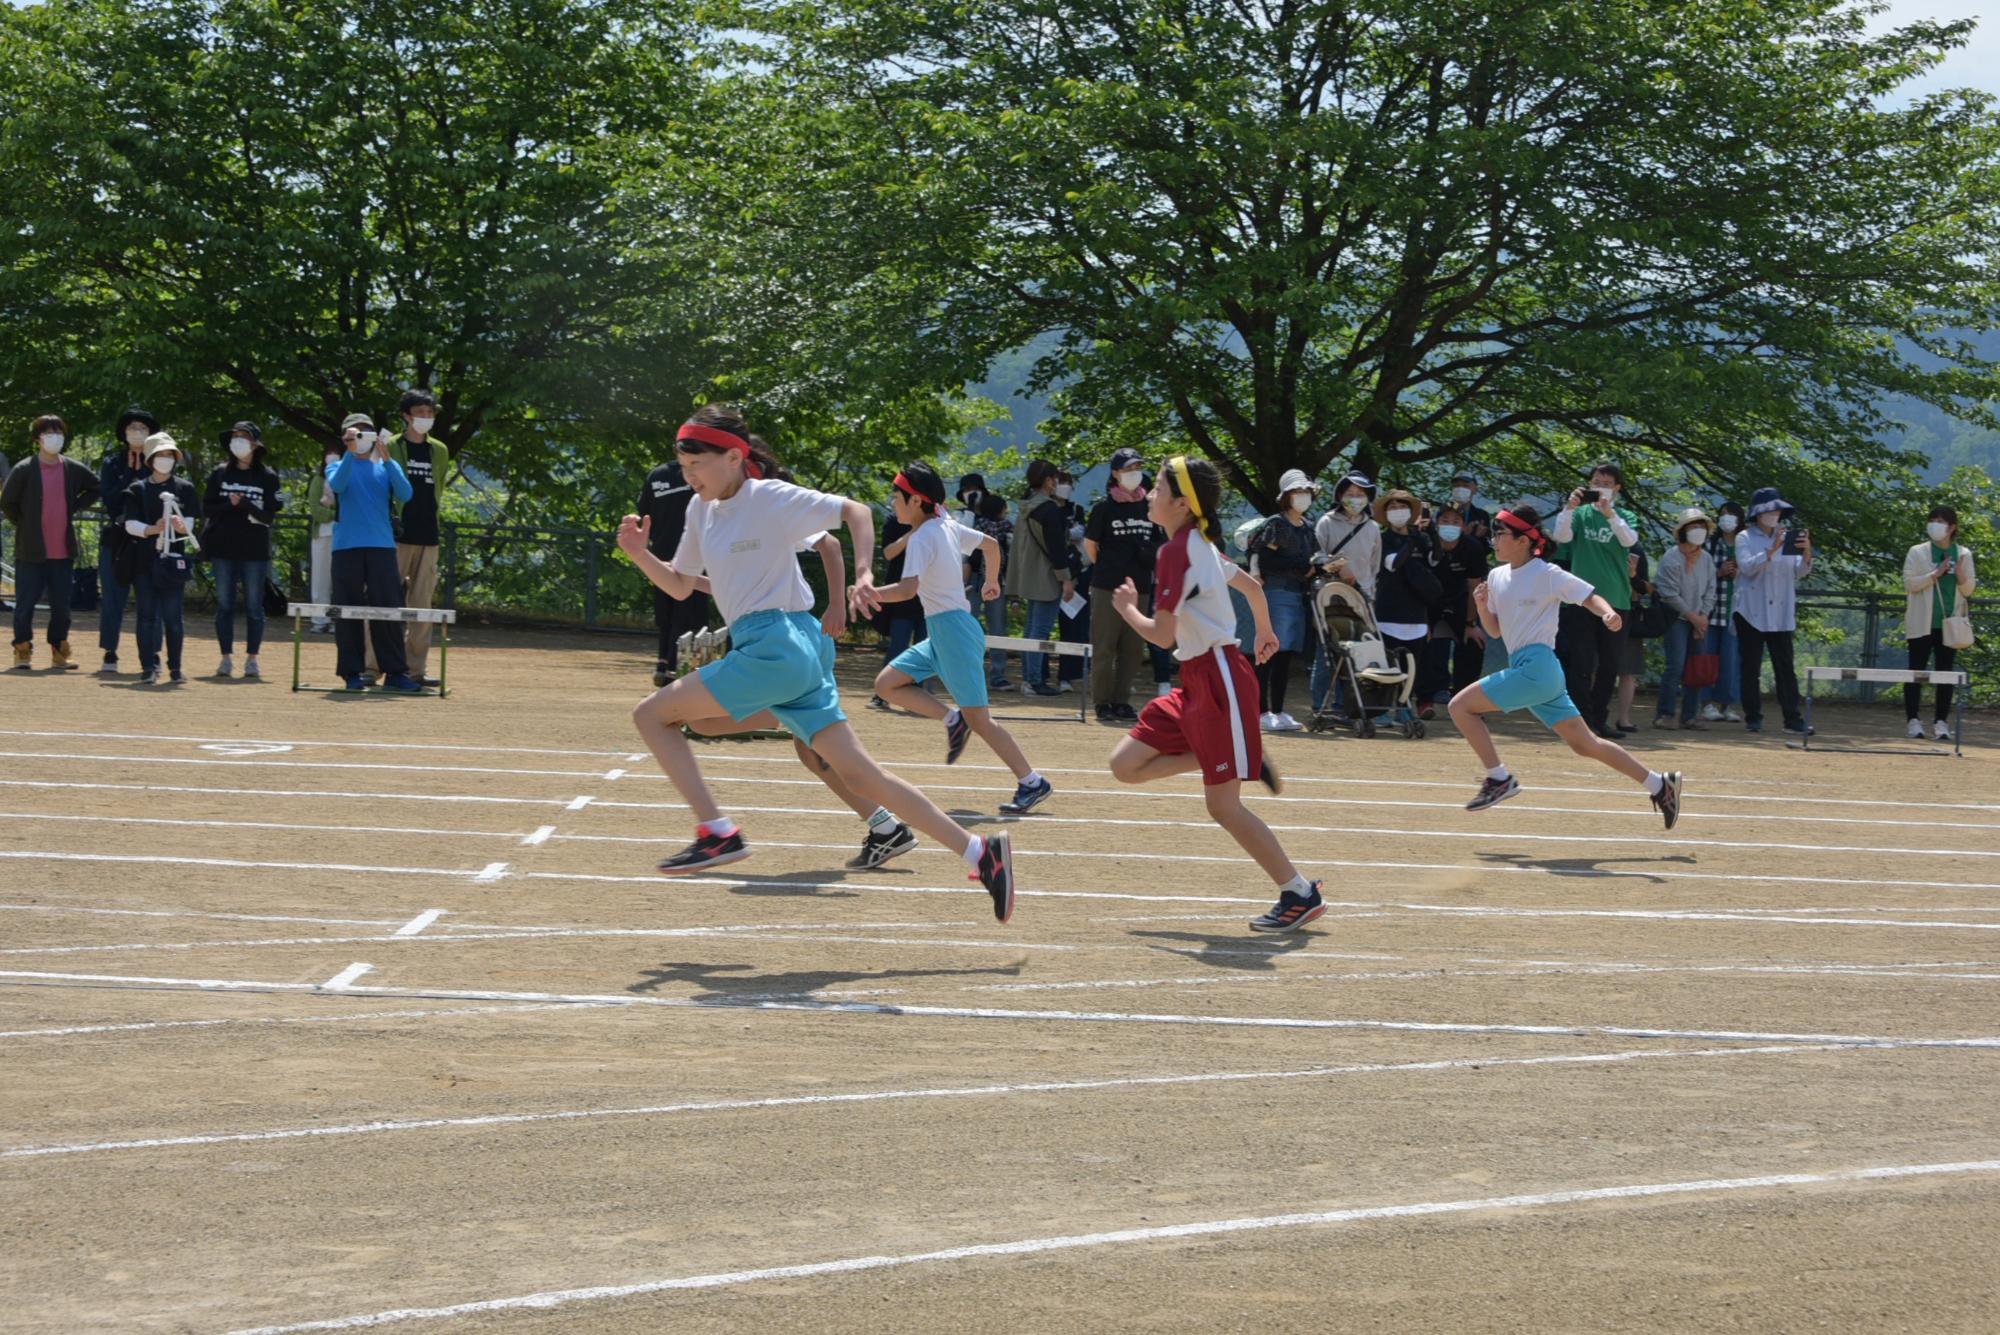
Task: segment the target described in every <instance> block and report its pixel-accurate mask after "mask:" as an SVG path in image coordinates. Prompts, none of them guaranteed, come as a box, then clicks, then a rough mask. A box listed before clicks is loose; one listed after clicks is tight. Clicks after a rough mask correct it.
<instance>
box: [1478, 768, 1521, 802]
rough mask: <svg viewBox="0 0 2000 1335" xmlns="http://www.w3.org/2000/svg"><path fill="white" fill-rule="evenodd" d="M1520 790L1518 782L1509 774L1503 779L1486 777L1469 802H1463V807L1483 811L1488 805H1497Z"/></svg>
mask: <svg viewBox="0 0 2000 1335" xmlns="http://www.w3.org/2000/svg"><path fill="white" fill-rule="evenodd" d="M1520 791H1521V785H1520V782H1519V781H1518V780H1516V779H1515V778H1514V776H1513V775H1511V774H1509V775H1508V776H1507V777H1506V778H1504V779H1488V780H1487V781H1486V782H1484V783H1482V784H1480V785H1479V792H1478V793H1477V795H1475V796H1474V797H1473V799H1472V800H1471V801H1470V802H1467V803H1466V804H1465V809H1466V810H1467V811H1484V810H1486V808H1488V807H1490V806H1497V805H1498V804H1500V803H1502V802H1505V801H1506V800H1507V799H1508V798H1510V797H1512V796H1513V795H1514V794H1516V793H1518V792H1520Z"/></svg>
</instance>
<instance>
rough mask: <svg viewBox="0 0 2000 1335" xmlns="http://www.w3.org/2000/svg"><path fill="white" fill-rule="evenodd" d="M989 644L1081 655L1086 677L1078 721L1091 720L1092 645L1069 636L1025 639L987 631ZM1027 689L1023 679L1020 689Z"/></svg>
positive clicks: (1027, 719) (1035, 718)
mask: <svg viewBox="0 0 2000 1335" xmlns="http://www.w3.org/2000/svg"><path fill="white" fill-rule="evenodd" d="M986 647H987V648H988V649H1012V650H1018V651H1019V652H1021V653H1028V654H1051V655H1054V656H1055V657H1057V658H1063V657H1069V658H1081V659H1082V660H1083V680H1084V683H1085V685H1084V688H1083V689H1082V690H1080V691H1078V692H1077V693H1076V721H1077V722H1078V723H1088V722H1089V721H1090V686H1089V681H1090V646H1089V645H1088V644H1071V643H1070V642H1069V641H1067V640H1030V639H1024V638H1023V637H1021V636H1019V635H988V636H987V637H986ZM1027 690H1028V683H1027V682H1025V681H1024V682H1022V683H1021V691H1022V693H1023V694H1024V695H1025V694H1026V693H1027ZM993 717H994V718H1001V719H1009V720H1011V721H1014V722H1017V723H1043V722H1047V720H1046V719H1044V718H1042V717H1040V716H1039V715H1035V714H995V715H994V716H993Z"/></svg>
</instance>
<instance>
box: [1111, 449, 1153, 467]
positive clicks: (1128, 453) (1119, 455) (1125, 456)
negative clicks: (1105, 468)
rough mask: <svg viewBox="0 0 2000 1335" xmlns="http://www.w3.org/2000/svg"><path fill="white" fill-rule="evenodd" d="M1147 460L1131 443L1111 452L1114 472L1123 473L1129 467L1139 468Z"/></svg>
mask: <svg viewBox="0 0 2000 1335" xmlns="http://www.w3.org/2000/svg"><path fill="white" fill-rule="evenodd" d="M1145 462H1146V458H1145V456H1144V455H1142V454H1140V453H1139V451H1137V450H1135V449H1133V448H1132V447H1131V446H1130V445H1124V446H1120V447H1119V448H1118V449H1116V450H1113V451H1112V452H1111V471H1112V472H1114V473H1122V472H1124V471H1125V470H1126V469H1128V468H1138V467H1140V466H1142V465H1143V464H1144V463H1145Z"/></svg>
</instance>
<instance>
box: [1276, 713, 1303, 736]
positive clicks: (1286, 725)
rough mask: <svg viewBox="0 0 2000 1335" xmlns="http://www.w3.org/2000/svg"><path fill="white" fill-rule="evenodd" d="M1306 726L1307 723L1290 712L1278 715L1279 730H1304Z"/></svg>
mask: <svg viewBox="0 0 2000 1335" xmlns="http://www.w3.org/2000/svg"><path fill="white" fill-rule="evenodd" d="M1305 727H1306V725H1305V724H1303V723H1301V722H1299V721H1298V720H1297V719H1295V718H1293V717H1292V716H1291V715H1290V714H1280V715H1278V723H1277V728H1278V731H1279V732H1304V731H1305Z"/></svg>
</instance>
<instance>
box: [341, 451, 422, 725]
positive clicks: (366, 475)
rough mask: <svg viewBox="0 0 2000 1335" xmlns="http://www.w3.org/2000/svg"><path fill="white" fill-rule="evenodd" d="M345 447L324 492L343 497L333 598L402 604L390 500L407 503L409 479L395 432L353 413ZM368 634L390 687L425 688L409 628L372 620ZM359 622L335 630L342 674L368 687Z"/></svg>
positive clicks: (356, 687) (354, 603) (356, 686)
mask: <svg viewBox="0 0 2000 1335" xmlns="http://www.w3.org/2000/svg"><path fill="white" fill-rule="evenodd" d="M340 443H341V444H342V445H343V446H344V447H345V449H346V452H345V453H343V454H342V455H341V456H340V462H339V463H337V464H335V465H334V466H333V467H331V468H329V469H327V470H326V489H327V490H328V491H330V492H332V493H333V494H334V496H336V497H338V498H339V511H338V514H337V516H336V517H335V519H334V521H333V601H334V603H335V604H336V605H338V606H341V607H401V606H402V605H403V573H402V571H401V570H400V569H399V568H398V567H397V564H396V532H395V529H394V527H393V526H392V525H391V523H390V518H389V515H390V502H391V500H392V498H393V499H394V500H396V501H401V502H408V501H409V499H410V495H411V491H410V480H409V478H407V477H405V476H404V475H403V469H402V466H401V465H400V464H398V463H397V462H396V461H395V460H394V459H393V458H391V457H390V453H389V433H388V432H386V431H377V430H376V429H375V422H374V419H372V418H370V417H369V416H368V414H366V413H349V414H348V415H347V417H346V418H345V419H344V420H342V422H341V424H340ZM368 626H369V631H368V635H367V638H368V639H369V640H371V641H372V642H373V644H374V646H375V661H376V662H377V663H380V664H381V665H382V671H383V672H384V673H385V674H386V675H385V676H384V678H383V682H382V684H383V685H384V686H385V687H387V688H388V689H389V690H392V691H421V690H422V689H423V687H422V686H420V685H418V684H417V683H416V682H415V681H412V680H411V679H410V677H409V675H408V666H409V663H408V659H406V658H405V657H404V654H403V626H402V623H401V622H397V621H371V622H369V623H368ZM362 640H363V631H362V628H361V623H360V622H359V621H350V620H348V619H347V618H345V617H342V618H341V619H340V620H339V622H338V623H337V624H336V626H335V629H334V644H335V645H336V647H337V651H338V662H339V668H338V671H339V673H340V679H341V680H342V681H343V682H345V683H346V685H347V689H348V690H350V691H360V690H365V689H367V686H368V679H367V678H366V677H364V676H362V669H363V667H364V666H365V662H366V657H367V655H366V650H365V648H364V646H363V643H362Z"/></svg>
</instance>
